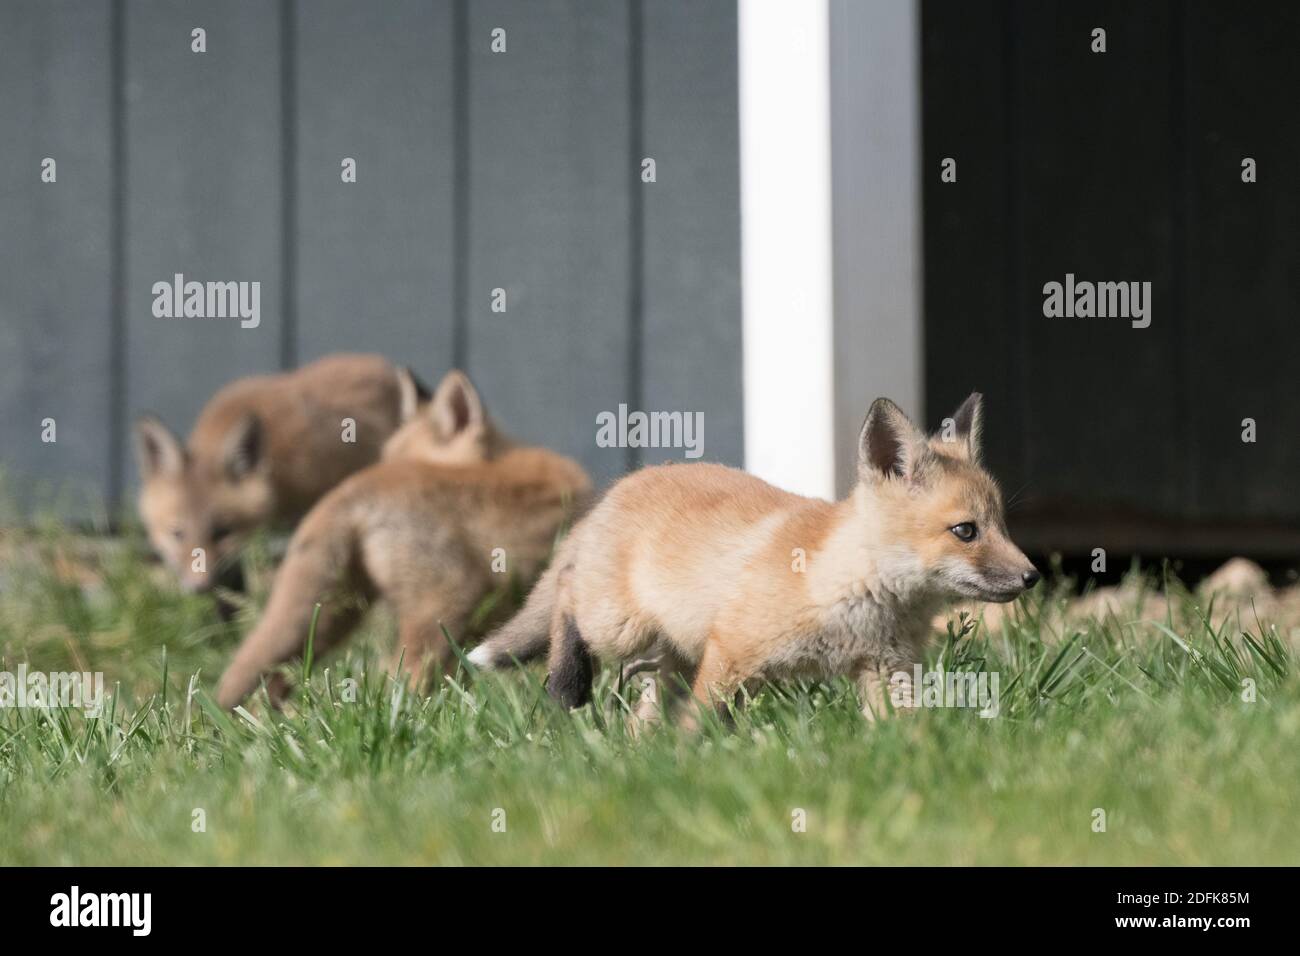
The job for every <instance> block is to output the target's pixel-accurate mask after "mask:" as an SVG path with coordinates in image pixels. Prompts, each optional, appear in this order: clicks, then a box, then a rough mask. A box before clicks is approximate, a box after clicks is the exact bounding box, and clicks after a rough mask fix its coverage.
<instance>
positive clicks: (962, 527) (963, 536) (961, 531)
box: [948, 521, 979, 541]
mask: <svg viewBox="0 0 1300 956" xmlns="http://www.w3.org/2000/svg"><path fill="white" fill-rule="evenodd" d="M948 530H949V531H951V532H952V533H953V534H955V535H956V536H957V540H958V541H974V540H975V536H976V535H977V534H979V529H978V528H976V527H975V524H974V522H971V521H963V522H962V523H961V524H955V525H953V526H952V527H951V528H949V529H948Z"/></svg>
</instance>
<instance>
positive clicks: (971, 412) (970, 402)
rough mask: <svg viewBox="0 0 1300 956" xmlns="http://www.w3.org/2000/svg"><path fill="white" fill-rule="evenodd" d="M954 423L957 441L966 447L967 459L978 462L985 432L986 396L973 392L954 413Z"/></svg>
mask: <svg viewBox="0 0 1300 956" xmlns="http://www.w3.org/2000/svg"><path fill="white" fill-rule="evenodd" d="M952 421H953V427H954V429H955V430H956V433H957V436H956V437H957V441H958V442H960V443H962V444H964V445H965V446H966V457H968V458H969V459H970V460H971V461H973V462H978V461H979V460H980V443H981V441H980V440H981V438H982V437H983V431H984V396H983V395H981V394H980V393H979V392H971V393H970V395H969V396H967V398H966V401H964V402H962V403H961V404H960V405H959V406H957V410H956V411H955V412H953V413H952Z"/></svg>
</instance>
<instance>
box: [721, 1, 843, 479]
mask: <svg viewBox="0 0 1300 956" xmlns="http://www.w3.org/2000/svg"><path fill="white" fill-rule="evenodd" d="M829 19H830V17H829V9H828V6H827V0H799V2H797V3H782V2H775V0H740V5H739V58H740V202H741V289H742V302H743V317H744V318H743V335H744V397H745V466H746V468H747V469H748V470H749V471H750V472H752V473H753V474H755V475H758V476H759V477H760V478H763V479H765V480H767V481H770V482H771V483H772V484H774V485H776V486H778V487H780V488H785V489H787V490H789V491H794V492H797V493H799V494H806V495H814V496H817V497H823V498H829V497H832V496H833V495H834V493H835V442H834V434H833V432H834V421H835V415H834V382H833V380H832V374H833V369H832V348H833V325H832V307H833V305H832V303H833V299H832V284H831V280H832V272H831V269H832V267H831V155H830V146H831V141H830V115H831V114H830V36H829Z"/></svg>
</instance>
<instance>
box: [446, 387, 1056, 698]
mask: <svg viewBox="0 0 1300 956" xmlns="http://www.w3.org/2000/svg"><path fill="white" fill-rule="evenodd" d="M980 418H981V398H980V396H979V395H978V394H973V395H971V396H970V397H969V398H968V399H967V400H966V401H965V402H964V403H963V404H962V405H961V407H960V408H959V409H958V410H957V412H956V413H955V414H954V416H953V420H954V422H955V432H956V435H955V440H953V441H950V442H949V441H943V440H941V439H940V438H938V437H937V436H936V437H930V438H927V437H926V436H925V435H924V434H922V433H921V432H920V431H918V430H917V428H916V427H915V426H914V425H913V424H912V423H911V422H910V421H909V420H908V419H907V417H906V416H905V415H904V414H903V413H902V412H901V411H900V410H899V409H898V407H897V406H896V405H894V403H893V402H891V401H889V400H888V399H884V398H881V399H877V400H876V402H875V403H874V404H873V405H872V406H871V410H870V411H869V412H868V413H867V419H866V422H865V424H864V425H863V428H862V434H861V437H860V439H859V451H858V481H857V484H856V485H855V487H854V489H853V491H852V492H851V493H850V495H849V496H848V498H847V499H845V500H843V501H840V502H838V503H835V504H831V503H829V502H825V501H820V500H815V499H810V498H803V497H800V496H798V495H793V494H789V493H787V492H784V491H780V490H778V489H777V488H774V487H772V486H771V485H768V484H766V483H765V482H763V481H761V480H759V479H758V478H754V477H752V476H750V475H747V474H744V473H743V472H739V471H735V470H733V469H730V468H724V467H721V466H719V465H711V464H686V465H682V464H675V465H666V466H660V467H655V468H647V469H644V470H642V471H639V472H636V473H634V474H632V475H629V476H628V477H626V478H624V479H622V480H621V481H619V482H618V483H617V484H616V485H615V486H614V487H613V488H612V489H611V490H610V492H609V494H608V495H607V496H606V497H605V498H604V500H603V501H601V502H600V504H598V505H597V506H596V507H595V508H594V509H593V510H592V512H591V513H590V514H589V515H588V516H587V517H586V518H584V519H583V521H582V522H581V523H579V524H578V526H577V527H575V528H574V530H573V532H572V533H571V534H570V535H569V537H568V538H567V539H566V540H565V542H564V543H563V544H562V545H561V548H560V550H559V551H558V552H557V554H556V559H555V562H554V563H553V565H552V567H551V569H550V570H549V571H548V572H547V573H546V574H545V575H544V576H543V578H542V580H541V581H540V582H539V583H538V585H537V587H536V589H535V590H534V592H533V594H532V595H530V597H529V599H528V601H527V603H526V604H525V606H524V608H523V610H522V611H521V612H520V613H519V615H518V616H517V617H516V618H515V619H514V620H512V621H511V622H510V623H508V624H507V625H505V627H503V628H502V629H501V630H500V631H498V632H497V634H495V635H493V636H492V637H491V638H489V639H488V640H487V641H486V642H485V643H483V644H482V645H480V646H479V647H478V648H476V649H475V650H474V651H473V652H472V653H471V654H470V660H471V662H473V663H474V664H476V665H479V666H481V667H485V668H496V667H504V666H507V665H508V664H509V663H510V662H512V661H515V660H518V661H526V660H528V659H530V658H532V657H535V656H538V655H540V654H541V653H542V651H544V650H546V649H547V648H548V647H549V654H550V658H549V665H550V675H549V677H548V678H547V688H548V690H549V692H550V694H551V696H552V697H554V698H555V699H556V700H558V701H559V702H561V703H563V704H565V705H567V706H570V707H576V706H580V705H581V704H583V703H585V702H586V701H587V700H588V699H589V697H590V692H591V679H592V655H595V656H597V657H600V658H605V659H612V660H616V661H626V660H629V659H631V658H634V657H637V656H639V655H643V654H645V653H646V652H647V651H649V650H650V649H651V648H652V646H656V645H657V650H658V651H659V652H661V653H662V665H661V669H660V687H659V694H660V696H661V698H664V697H666V698H668V701H669V704H670V706H674V707H680V704H681V703H682V701H683V699H684V698H685V697H686V695H685V694H681V693H678V694H675V695H674V691H675V690H676V689H677V688H682V687H684V688H689V690H690V691H691V694H692V695H693V697H694V698H695V699H696V700H698V701H700V702H703V703H707V704H711V705H713V706H717V705H719V704H722V703H725V702H728V701H731V700H733V699H734V697H735V695H736V694H737V692H738V691H739V690H740V689H741V688H747V687H749V686H752V685H753V684H754V683H755V682H759V681H764V680H768V679H782V678H791V677H800V676H812V677H823V678H825V677H831V676H834V675H839V674H850V675H853V676H854V677H855V678H856V679H857V681H858V683H859V687H860V689H861V693H862V696H863V698H864V700H863V704H864V713H867V714H868V715H869V716H874V715H878V714H880V713H881V712H882V708H883V705H884V699H885V694H886V692H887V689H888V685H889V680H890V676H891V675H892V674H894V673H896V672H899V671H906V672H907V673H909V674H910V672H911V668H912V665H913V664H914V663H916V662H919V661H920V659H921V656H922V650H923V647H924V645H925V642H926V640H927V638H928V636H929V633H930V626H931V625H930V621H931V618H932V617H933V615H934V614H935V612H936V611H937V610H939V608H940V607H941V606H943V604H945V603H946V602H949V601H951V600H953V599H957V598H975V599H977V600H981V601H1010V600H1012V599H1014V598H1015V597H1016V596H1017V595H1019V594H1021V593H1022V592H1023V591H1024V590H1026V589H1027V588H1029V587H1032V586H1033V585H1034V584H1035V583H1036V582H1037V581H1038V579H1039V575H1038V572H1037V571H1036V570H1034V567H1033V565H1032V564H1030V563H1029V560H1028V559H1027V558H1026V557H1025V556H1024V554H1022V553H1021V551H1020V549H1019V548H1017V547H1016V546H1015V545H1014V544H1013V543H1012V542H1011V540H1010V539H1009V538H1008V537H1007V530H1006V525H1005V522H1004V520H1003V504H1002V497H1001V494H1000V493H999V491H998V487H997V485H996V483H995V482H994V481H993V479H992V478H991V477H990V476H989V474H988V473H987V472H986V471H985V470H984V469H983V468H982V467H981V466H980V463H979V450H980ZM687 719H689V715H687Z"/></svg>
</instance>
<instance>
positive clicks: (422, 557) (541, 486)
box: [217, 372, 591, 707]
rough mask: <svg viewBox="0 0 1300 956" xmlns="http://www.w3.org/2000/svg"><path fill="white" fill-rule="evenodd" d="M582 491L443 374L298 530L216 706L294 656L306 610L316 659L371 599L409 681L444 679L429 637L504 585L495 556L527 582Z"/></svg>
mask: <svg viewBox="0 0 1300 956" xmlns="http://www.w3.org/2000/svg"><path fill="white" fill-rule="evenodd" d="M590 489H591V485H590V481H589V479H588V477H587V475H586V473H585V472H584V471H583V469H582V468H581V466H579V465H578V464H577V463H576V462H574V461H572V460H570V459H568V458H565V457H563V456H561V455H558V454H556V453H554V452H551V451H548V450H546V449H543V448H528V447H517V446H515V445H514V444H513V443H512V442H510V441H509V440H508V439H507V438H506V437H505V436H503V435H502V434H501V433H500V432H499V431H498V430H497V429H496V428H495V427H494V426H493V425H492V423H491V421H490V420H489V419H488V418H487V416H486V414H485V413H484V411H483V408H482V404H481V402H480V401H479V399H478V395H477V393H476V392H475V391H474V389H473V386H472V385H470V383H469V380H468V379H466V378H465V377H464V376H463V375H462V374H461V373H459V372H452V373H450V374H449V375H448V377H447V379H446V380H444V382H443V384H442V385H441V386H440V387H439V389H438V391H437V393H436V394H435V396H434V399H433V401H431V402H430V403H429V404H428V405H427V406H426V407H425V408H423V409H421V410H420V411H419V412H418V413H416V414H414V415H413V417H412V418H411V419H410V420H409V421H408V422H407V423H406V424H405V425H403V426H402V428H401V429H400V430H399V431H398V432H397V433H396V434H395V435H394V436H393V437H392V438H391V439H390V441H389V443H388V445H387V446H386V448H385V450H384V460H383V461H381V462H380V463H379V464H376V465H373V466H372V467H370V468H367V469H365V470H363V471H361V472H359V473H358V474H356V475H353V476H352V477H351V478H349V479H347V480H346V481H344V482H343V483H342V484H341V485H339V486H338V487H337V488H335V489H334V490H333V491H331V492H330V493H329V494H327V495H326V496H325V497H324V498H323V499H322V500H321V501H320V503H319V504H317V505H316V507H315V508H313V509H312V511H311V512H310V513H309V514H308V515H307V517H306V518H305V519H303V522H302V524H301V526H300V527H299V528H298V530H297V532H296V533H295V534H294V536H293V539H292V541H291V542H290V545H289V552H288V554H287V555H286V557H285V560H284V564H283V565H282V566H281V568H280V570H279V573H278V574H277V575H276V579H275V584H274V587H273V589H272V593H271V598H270V601H269V603H268V605H267V608H266V611H265V612H264V613H263V615H262V618H261V620H260V621H259V622H258V624H257V626H256V627H255V628H254V629H253V630H252V632H251V633H250V634H249V635H248V637H247V638H246V639H245V640H244V642H243V644H242V645H241V646H240V648H239V650H238V651H237V652H236V654H235V656H234V659H233V660H232V661H231V664H230V666H229V667H228V668H227V670H226V672H225V674H224V675H223V676H222V678H221V682H220V684H219V686H218V690H217V700H218V701H219V702H220V703H221V705H222V706H224V707H232V706H234V705H235V704H237V703H239V701H241V700H242V699H243V698H244V697H245V696H246V695H247V694H248V693H249V692H251V691H252V690H253V689H254V688H255V687H256V686H257V683H258V681H259V680H261V679H262V677H263V676H265V675H266V674H267V673H268V672H269V670H270V669H271V668H273V667H274V666H275V665H277V664H279V663H281V662H283V661H286V660H289V659H290V658H292V657H295V656H298V655H300V654H301V653H302V651H303V648H304V646H305V642H306V640H307V635H308V630H309V627H310V623H311V617H312V611H313V608H314V606H315V604H316V603H317V602H320V604H321V605H322V613H321V618H320V621H319V622H318V624H317V629H316V636H315V649H316V651H317V652H320V653H323V652H325V651H328V650H330V649H331V648H333V647H335V646H336V645H337V644H339V643H340V642H341V641H342V640H344V639H345V638H346V637H347V636H348V634H349V633H350V631H351V630H352V628H353V627H354V625H355V624H356V622H357V619H358V617H359V616H360V612H361V610H362V609H363V608H364V606H365V604H366V602H367V601H369V600H371V599H373V598H382V599H384V600H386V601H388V602H389V603H390V604H391V605H392V607H393V609H394V610H395V611H396V614H397V619H398V627H399V632H400V641H401V653H402V655H403V666H404V668H405V669H406V670H407V671H408V672H410V673H412V674H413V675H416V676H421V675H423V673H424V672H425V671H426V669H431V670H433V671H438V670H443V669H446V668H448V667H450V665H451V664H452V663H453V662H454V655H453V652H452V649H451V648H450V646H449V645H448V644H447V641H446V639H445V638H444V636H443V633H442V628H443V627H446V628H447V631H448V632H449V633H450V634H452V636H453V637H454V638H456V639H457V640H461V639H463V637H464V629H465V626H466V623H467V620H468V618H469V615H470V613H471V612H472V611H473V610H474V609H475V607H476V606H477V605H478V604H479V602H480V601H481V600H482V599H483V598H484V596H485V595H487V594H488V593H489V592H490V591H491V590H492V589H493V588H494V587H495V586H497V585H498V584H500V583H503V582H504V581H505V580H508V578H507V576H506V575H503V574H500V573H495V572H494V569H493V561H494V552H495V551H496V549H501V552H499V553H498V554H497V555H496V556H497V557H500V556H503V557H504V560H505V562H506V571H507V572H508V574H515V575H518V576H519V577H520V578H523V579H525V580H527V579H531V578H533V577H534V576H536V574H537V573H538V571H539V570H540V569H541V567H542V566H543V565H544V564H545V563H546V561H547V559H548V558H549V557H550V553H551V550H552V547H553V545H554V542H555V537H556V534H557V533H558V531H559V530H560V529H561V528H562V526H563V525H564V524H565V522H566V521H567V520H568V519H569V517H570V516H571V515H572V513H573V510H574V509H575V507H577V506H579V505H580V504H581V503H582V501H583V500H584V499H585V497H586V496H587V495H588V494H589V492H590ZM502 553H503V555H502Z"/></svg>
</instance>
